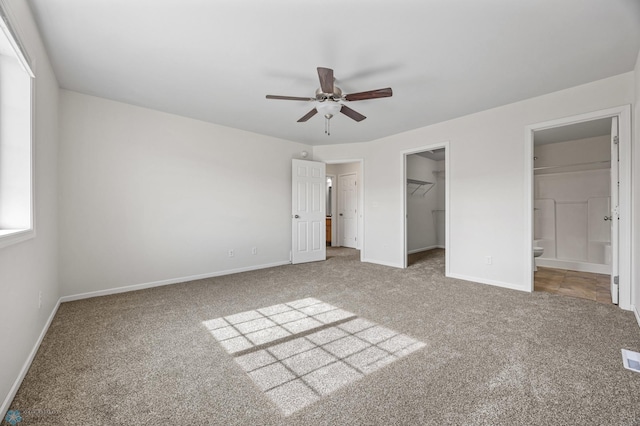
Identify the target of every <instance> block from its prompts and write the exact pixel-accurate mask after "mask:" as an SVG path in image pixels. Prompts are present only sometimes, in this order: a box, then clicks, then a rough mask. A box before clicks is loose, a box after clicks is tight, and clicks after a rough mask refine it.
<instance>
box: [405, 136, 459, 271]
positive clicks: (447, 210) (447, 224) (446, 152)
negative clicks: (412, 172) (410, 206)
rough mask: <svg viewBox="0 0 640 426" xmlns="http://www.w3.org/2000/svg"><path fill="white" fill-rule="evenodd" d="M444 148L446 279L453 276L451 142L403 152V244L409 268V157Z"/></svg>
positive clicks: (406, 264) (406, 263)
mask: <svg viewBox="0 0 640 426" xmlns="http://www.w3.org/2000/svg"><path fill="white" fill-rule="evenodd" d="M442 148H444V206H445V207H444V247H445V250H444V275H445V277H449V276H450V274H451V271H450V270H451V267H450V265H451V262H450V260H449V259H450V252H451V250H449V242H450V241H451V239H450V238H449V235H450V233H449V227H450V223H451V220H449V219H450V214H451V209H450V208H449V199H450V197H449V182H450V181H451V179H449V174H450V173H451V166H450V164H451V160H450V158H449V157H450V154H449V141H444V142H440V143H437V144H433V145H426V146H421V147H419V148H412V149H409V150H405V151H401V152H400V154H402V186H401V188H402V222H403V224H404V226H403V228H404V232H403V244H402V256H403V260H402V267H403V268H405V269H406V268H407V266H408V259H407V256H408V248H407V244H408V237H407V156H409V155H411V154H417V153H419V152H424V151H432V150H434V149H442Z"/></svg>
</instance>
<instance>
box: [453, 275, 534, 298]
mask: <svg viewBox="0 0 640 426" xmlns="http://www.w3.org/2000/svg"><path fill="white" fill-rule="evenodd" d="M448 277H449V278H455V279H458V280H464V281H470V282H473V283H477V284H487V285H492V286H495V287H501V288H506V289H508V290H518V291H524V292H526V293H528V292H529V289H527V288H523V287H522V286H518V285H515V284H512V283H507V282H504V281H495V280H487V279H484V278H476V277H469V276H467V275H460V274H451V275H448Z"/></svg>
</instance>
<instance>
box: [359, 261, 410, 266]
mask: <svg viewBox="0 0 640 426" xmlns="http://www.w3.org/2000/svg"><path fill="white" fill-rule="evenodd" d="M361 262H367V263H375V264H376V265H382V266H391V267H392V268H404V265H400V264H397V263H393V262H386V261H384V260H375V259H362V260H361Z"/></svg>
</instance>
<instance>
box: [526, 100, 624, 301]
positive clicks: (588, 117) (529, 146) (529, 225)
mask: <svg viewBox="0 0 640 426" xmlns="http://www.w3.org/2000/svg"><path fill="white" fill-rule="evenodd" d="M611 117H618V125H619V129H618V132H619V135H618V146H619V149H620V151H619V152H620V162H619V173H620V174H619V176H620V186H619V191H620V238H619V243H618V245H619V248H620V250H619V257H618V259H619V265H620V269H619V272H620V284H619V294H620V298H619V301H618V306H619V307H620V308H622V309H625V310H630V309H631V223H632V217H631V106H630V105H622V106H618V107H614V108H608V109H603V110H598V111H593V112H588V113H585V114H578V115H573V116H570V117H562V118H558V119H554V120H549V121H544V122H540V123H535V124H531V125H528V126H526V127H525V139H524V170H525V176H524V178H525V179H524V180H525V188H524V194H525V203H524V205H525V211H524V217H525V235H524V241H525V242H524V256H525V261H524V263H523V264H524V265H525V266H526V267H525V271H524V282H525V283H527V282H528V283H529V291H530V292H533V286H534V278H533V264H534V260H533V243H532V242H533V237H534V233H533V231H534V229H533V227H534V218H533V196H534V178H533V152H534V151H533V137H534V136H533V133H534V131H537V130H544V129H551V128H554V127H562V126H566V125H569V124H576V123H582V122H585V121H592V120H598V119H601V118H611ZM612 166H613V165H612Z"/></svg>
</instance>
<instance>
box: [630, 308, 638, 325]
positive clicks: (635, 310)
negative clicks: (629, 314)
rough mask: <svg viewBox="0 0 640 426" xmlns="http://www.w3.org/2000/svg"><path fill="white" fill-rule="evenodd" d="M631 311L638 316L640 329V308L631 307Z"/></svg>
mask: <svg viewBox="0 0 640 426" xmlns="http://www.w3.org/2000/svg"><path fill="white" fill-rule="evenodd" d="M631 310H632V311H633V313H634V314H635V316H636V321H637V322H638V327H640V312H638V308H637V307H636V306H635V305H631Z"/></svg>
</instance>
